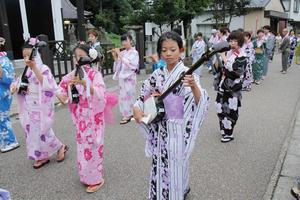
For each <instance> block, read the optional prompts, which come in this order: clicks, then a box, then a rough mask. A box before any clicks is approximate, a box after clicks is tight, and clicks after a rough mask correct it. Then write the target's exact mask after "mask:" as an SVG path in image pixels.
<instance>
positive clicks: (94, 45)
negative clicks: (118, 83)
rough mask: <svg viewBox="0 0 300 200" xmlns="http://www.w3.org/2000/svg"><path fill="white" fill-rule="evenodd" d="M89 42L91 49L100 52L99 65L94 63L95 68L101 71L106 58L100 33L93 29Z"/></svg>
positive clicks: (90, 31) (89, 32)
mask: <svg viewBox="0 0 300 200" xmlns="http://www.w3.org/2000/svg"><path fill="white" fill-rule="evenodd" d="M87 34H88V36H89V38H88V40H89V44H90V46H91V48H93V49H96V50H97V52H98V57H99V61H98V62H97V63H94V66H95V67H96V69H97V70H99V71H101V64H103V60H104V56H103V50H102V47H101V44H100V41H99V40H98V39H99V33H98V31H97V30H94V29H91V30H89V31H88V33H87Z"/></svg>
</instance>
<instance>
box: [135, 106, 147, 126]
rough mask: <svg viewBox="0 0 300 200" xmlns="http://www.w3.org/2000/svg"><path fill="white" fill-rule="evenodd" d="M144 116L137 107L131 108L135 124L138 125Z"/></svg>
mask: <svg viewBox="0 0 300 200" xmlns="http://www.w3.org/2000/svg"><path fill="white" fill-rule="evenodd" d="M144 116H145V114H144V113H143V112H142V111H141V110H140V109H139V108H138V107H133V118H134V119H135V121H136V122H137V123H139V124H140V123H141V122H142V118H143V117H144Z"/></svg>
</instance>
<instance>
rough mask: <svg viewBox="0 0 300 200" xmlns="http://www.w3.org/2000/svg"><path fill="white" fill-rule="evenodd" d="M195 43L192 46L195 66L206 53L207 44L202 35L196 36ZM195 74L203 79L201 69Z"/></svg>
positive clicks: (191, 53)
mask: <svg viewBox="0 0 300 200" xmlns="http://www.w3.org/2000/svg"><path fill="white" fill-rule="evenodd" d="M195 40H196V41H195V42H194V44H193V46H192V49H191V52H190V55H191V56H192V59H193V64H195V63H196V62H197V61H198V60H199V59H200V58H201V56H202V55H203V54H204V53H205V48H206V44H205V42H204V40H203V39H202V33H200V32H199V33H197V34H196V36H195ZM195 73H196V74H197V75H198V76H200V77H201V67H199V68H198V69H197V70H196V71H195Z"/></svg>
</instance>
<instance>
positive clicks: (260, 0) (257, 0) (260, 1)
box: [247, 0, 270, 8]
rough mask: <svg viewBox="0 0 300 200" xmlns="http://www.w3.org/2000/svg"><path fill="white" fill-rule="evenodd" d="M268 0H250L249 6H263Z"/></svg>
mask: <svg viewBox="0 0 300 200" xmlns="http://www.w3.org/2000/svg"><path fill="white" fill-rule="evenodd" d="M269 1H270V0H251V1H250V5H249V6H247V7H249V8H264V7H265V6H266V5H267V4H268V3H269Z"/></svg>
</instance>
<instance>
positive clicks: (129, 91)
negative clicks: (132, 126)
mask: <svg viewBox="0 0 300 200" xmlns="http://www.w3.org/2000/svg"><path fill="white" fill-rule="evenodd" d="M121 42H122V46H123V47H124V48H125V50H123V51H121V52H120V49H119V48H116V49H114V51H112V55H113V58H114V61H115V62H114V69H115V74H114V76H113V79H114V80H119V90H120V94H119V108H120V112H121V115H122V117H123V118H122V120H121V121H120V124H126V123H128V122H130V120H131V118H132V108H133V104H134V102H135V92H136V91H135V90H136V73H137V71H138V69H139V53H138V52H137V51H136V50H135V48H134V47H133V46H132V36H131V35H128V34H125V35H123V36H122V37H121Z"/></svg>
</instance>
